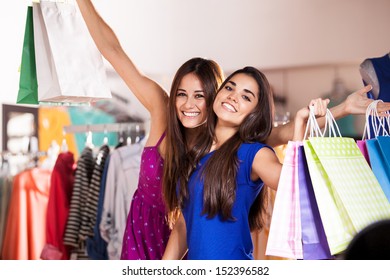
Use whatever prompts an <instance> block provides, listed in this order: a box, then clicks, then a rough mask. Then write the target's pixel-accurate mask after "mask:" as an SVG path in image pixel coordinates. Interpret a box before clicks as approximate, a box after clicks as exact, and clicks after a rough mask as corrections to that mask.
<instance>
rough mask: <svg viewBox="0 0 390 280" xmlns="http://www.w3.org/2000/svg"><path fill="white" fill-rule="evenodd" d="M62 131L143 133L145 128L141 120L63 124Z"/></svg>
mask: <svg viewBox="0 0 390 280" xmlns="http://www.w3.org/2000/svg"><path fill="white" fill-rule="evenodd" d="M63 132H64V133H87V132H131V133H134V132H135V133H145V128H144V123H143V122H129V123H107V124H83V125H67V126H64V127H63Z"/></svg>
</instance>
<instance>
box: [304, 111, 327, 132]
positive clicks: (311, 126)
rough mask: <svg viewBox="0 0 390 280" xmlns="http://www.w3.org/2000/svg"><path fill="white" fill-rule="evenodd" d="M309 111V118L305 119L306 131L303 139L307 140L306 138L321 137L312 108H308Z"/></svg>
mask: <svg viewBox="0 0 390 280" xmlns="http://www.w3.org/2000/svg"><path fill="white" fill-rule="evenodd" d="M309 110H310V112H309V118H308V119H307V123H306V130H305V135H304V137H303V139H307V137H323V136H324V135H323V132H322V131H321V128H320V126H319V125H318V122H317V119H316V116H315V114H314V106H309ZM308 133H309V135H308Z"/></svg>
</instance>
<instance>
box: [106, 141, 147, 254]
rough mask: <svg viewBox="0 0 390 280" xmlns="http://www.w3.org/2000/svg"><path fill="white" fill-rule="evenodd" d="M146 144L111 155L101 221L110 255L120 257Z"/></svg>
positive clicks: (120, 150)
mask: <svg viewBox="0 0 390 280" xmlns="http://www.w3.org/2000/svg"><path fill="white" fill-rule="evenodd" d="M143 147H144V143H143V142H141V143H136V144H132V145H130V146H128V145H126V146H122V147H119V148H117V149H115V150H114V151H113V152H112V153H111V156H110V164H109V166H108V171H107V179H106V180H107V181H106V188H105V194H104V201H103V210H102V217H101V221H100V234H101V237H102V238H103V239H104V240H105V241H106V242H107V243H108V244H107V251H108V258H109V259H111V260H118V259H120V254H121V249H122V240H123V234H124V232H125V228H126V218H127V214H128V213H129V209H130V203H131V200H132V198H133V194H134V192H135V190H136V188H137V184H138V177H139V172H140V162H141V154H142V151H143Z"/></svg>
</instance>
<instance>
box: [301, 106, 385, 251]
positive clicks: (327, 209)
mask: <svg viewBox="0 0 390 280" xmlns="http://www.w3.org/2000/svg"><path fill="white" fill-rule="evenodd" d="M327 123H328V125H329V126H330V127H329V128H328V129H329V131H331V132H332V133H330V134H329V136H330V137H309V141H307V142H306V143H305V153H306V152H308V154H309V156H308V165H309V171H310V175H311V177H312V180H313V188H314V192H315V195H316V199H317V201H318V206H319V210H320V214H321V219H323V223H324V229H325V233H326V235H327V239H328V243H329V247H330V250H331V253H332V254H335V253H339V252H341V251H343V250H345V249H346V246H347V245H348V243H349V242H350V241H351V238H352V237H353V236H354V235H355V234H356V233H357V232H359V231H361V230H362V229H363V228H365V227H367V226H368V225H370V224H371V223H373V222H376V221H379V220H382V219H388V218H390V204H389V202H388V200H387V198H386V196H385V194H384V192H383V190H382V188H381V187H380V185H379V183H378V181H377V179H376V177H375V175H374V173H373V172H372V170H371V168H370V166H369V165H368V163H367V161H366V160H365V158H364V156H363V154H362V153H361V151H360V149H359V147H358V146H357V144H356V142H355V140H354V139H352V138H347V137H341V135H340V131H339V130H338V127H337V124H336V122H335V121H334V119H333V117H332V116H331V113H330V111H329V110H328V113H327ZM334 127H336V128H337V130H336V129H334ZM309 162H310V163H309ZM310 166H311V169H310ZM314 169H315V170H314ZM312 171H313V175H312ZM314 180H317V182H316V183H315V182H314ZM325 187H326V189H327V191H328V192H327V194H329V195H328V197H327V199H324V198H323V197H322V196H324V195H325V193H326V192H325ZM325 197H326V195H325ZM330 198H331V199H330ZM325 200H326V201H325ZM331 200H332V201H333V204H332V203H331ZM325 202H326V203H325ZM320 205H322V206H320ZM334 208H336V209H337V212H338V216H339V217H337V215H336V212H335V211H334ZM330 216H331V217H330Z"/></svg>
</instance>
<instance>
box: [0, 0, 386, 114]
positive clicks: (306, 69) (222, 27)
mask: <svg viewBox="0 0 390 280" xmlns="http://www.w3.org/2000/svg"><path fill="white" fill-rule="evenodd" d="M28 3H31V1H26V0H24V1H7V3H6V4H4V5H3V7H2V8H1V9H0V34H1V36H2V44H1V51H0V61H1V66H0V67H1V68H0V71H1V72H0V77H1V78H0V79H1V85H2V93H1V94H0V102H1V103H15V100H16V94H17V90H18V81H19V73H18V68H19V65H20V58H21V47H22V40H23V32H24V24H25V17H26V6H27V4H28ZM94 3H95V5H96V7H97V9H98V11H99V12H100V14H101V15H102V16H103V18H105V19H106V20H107V22H108V23H109V24H110V25H111V26H112V28H113V29H114V30H115V32H116V34H117V36H118V37H119V39H120V41H121V42H122V45H123V47H124V48H125V50H126V51H127V52H128V53H129V54H130V55H131V57H132V58H133V59H134V61H135V63H136V64H137V65H138V66H139V68H140V69H142V70H143V71H144V72H145V73H147V74H148V75H150V76H151V77H152V78H154V79H156V80H157V81H158V82H160V83H161V84H162V85H163V86H164V87H166V88H167V89H169V86H170V81H171V79H172V77H173V74H174V71H175V70H176V69H177V68H178V67H179V66H180V65H181V64H182V63H183V62H184V61H185V60H187V59H189V58H191V57H193V56H202V57H208V58H213V59H215V60H216V61H218V62H219V63H220V64H221V65H222V67H223V68H224V69H225V71H226V72H231V71H233V70H234V69H236V68H238V67H242V66H244V65H254V66H256V67H259V68H261V69H263V70H264V71H265V72H266V73H270V80H271V79H274V81H273V82H274V83H275V86H276V88H279V89H280V88H281V87H284V88H283V89H280V90H283V92H285V94H286V95H288V97H289V98H288V100H289V104H288V107H289V110H290V111H292V112H294V111H295V110H296V109H297V108H299V107H300V106H302V104H305V103H306V100H307V99H308V98H311V97H312V96H314V97H316V96H318V95H319V94H323V93H324V92H327V91H329V90H330V88H331V86H332V81H333V79H334V77H335V70H334V69H335V68H337V69H338V70H337V71H338V75H339V76H341V78H342V79H344V80H345V81H346V83H347V85H348V87H350V88H351V89H353V90H355V89H357V88H359V87H360V86H361V81H360V77H359V73H358V66H359V63H360V62H361V61H363V60H364V59H365V58H368V57H376V56H381V55H383V54H384V53H387V52H389V51H390V36H388V34H389V30H388V29H389V26H390V17H389V11H390V1H388V0H344V1H339V0H315V1H312V0H294V1H290V0H223V1H222V0H196V1H192V0H191V1H190V0H143V1H136V0H110V1H106V0H95V1H94ZM286 73H287V77H288V79H287V80H288V82H287V83H286V82H285V83H284V84H282V85H281V84H280V83H279V82H278V81H279V80H280V79H281V78H280V76H283V75H284V78H285V77H286ZM135 104H136V103H135ZM137 106H138V105H137Z"/></svg>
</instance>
